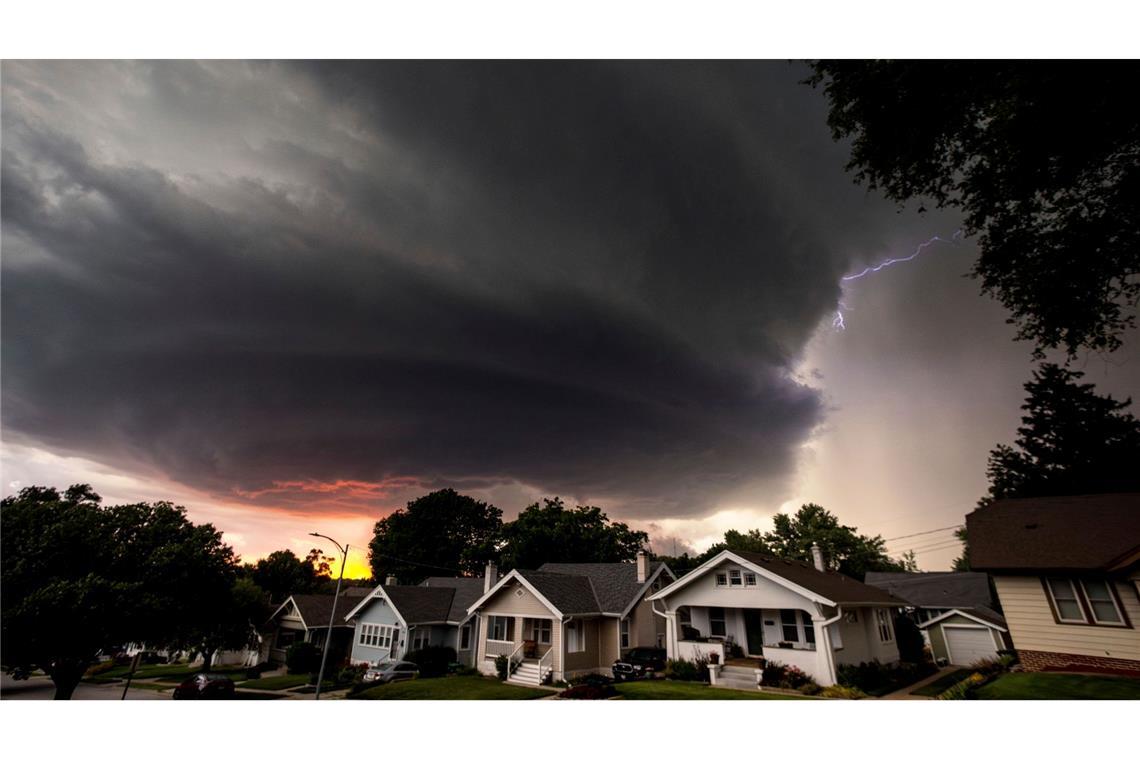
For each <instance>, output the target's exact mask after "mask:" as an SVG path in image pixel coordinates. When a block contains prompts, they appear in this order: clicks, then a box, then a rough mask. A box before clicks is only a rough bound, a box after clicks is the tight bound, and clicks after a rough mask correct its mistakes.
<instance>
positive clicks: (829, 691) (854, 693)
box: [819, 685, 867, 699]
mask: <svg viewBox="0 0 1140 760" xmlns="http://www.w3.org/2000/svg"><path fill="white" fill-rule="evenodd" d="M819 696H821V697H827V698H828V699H862V698H863V697H865V696H867V695H866V694H864V693H863V692H862V691H860V690H859V689H856V688H855V687H854V686H838V685H836V686H828V687H827V688H825V689H823V690H822V691H820V692H819Z"/></svg>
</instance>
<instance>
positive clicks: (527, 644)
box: [523, 639, 538, 657]
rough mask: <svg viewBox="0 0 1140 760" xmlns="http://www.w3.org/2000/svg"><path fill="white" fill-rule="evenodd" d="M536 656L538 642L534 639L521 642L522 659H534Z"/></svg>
mask: <svg viewBox="0 0 1140 760" xmlns="http://www.w3.org/2000/svg"><path fill="white" fill-rule="evenodd" d="M537 654H538V642H537V641H535V640H534V639H526V640H525V641H523V657H535V656H536V655H537Z"/></svg>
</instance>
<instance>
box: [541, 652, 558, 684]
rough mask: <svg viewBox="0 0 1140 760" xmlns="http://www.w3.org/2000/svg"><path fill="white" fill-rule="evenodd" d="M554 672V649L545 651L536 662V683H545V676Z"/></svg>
mask: <svg viewBox="0 0 1140 760" xmlns="http://www.w3.org/2000/svg"><path fill="white" fill-rule="evenodd" d="M553 670H554V647H551V648H550V649H547V650H546V654H544V655H543V656H542V657H541V658H540V659H539V661H538V682H539V683H545V682H546V675H547V674H548V673H550V672H551V671H553Z"/></svg>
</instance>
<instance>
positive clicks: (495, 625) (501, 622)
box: [487, 615, 515, 641]
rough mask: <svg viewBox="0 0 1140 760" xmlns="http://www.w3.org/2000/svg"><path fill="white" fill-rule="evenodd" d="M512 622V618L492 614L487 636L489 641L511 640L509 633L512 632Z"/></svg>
mask: <svg viewBox="0 0 1140 760" xmlns="http://www.w3.org/2000/svg"><path fill="white" fill-rule="evenodd" d="M514 623H515V619H514V618H510V617H502V616H500V615H492V616H491V625H490V630H489V631H488V632H487V638H488V639H489V640H491V641H513V639H512V638H511V634H512V633H513V632H514V627H515V625H514Z"/></svg>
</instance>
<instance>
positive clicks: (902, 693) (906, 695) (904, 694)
mask: <svg viewBox="0 0 1140 760" xmlns="http://www.w3.org/2000/svg"><path fill="white" fill-rule="evenodd" d="M952 670H957V668H952V667H951V668H940V669H939V670H938V672H936V673H935V674H934V675H931V676H927V677H926V678H924V679H922V680H921V681H916V682H915V683H912V684H911V685H910V686H904V687H903V688H901V689H899V690H898V691H892V692H891V693H890V694H884V695H883V696H881V697H879V699H912V700H922V699H927V700H929V699H933V697H921V696H918V695H916V694H911V692H912V691H914V690H915V689H921V688H922V687H923V686H926V685H927V684H930V683H934V682H935V681H937V680H938V679H939V678H942V677H943V676H944V675H946V674H947V673H949V672H950V671H952Z"/></svg>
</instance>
